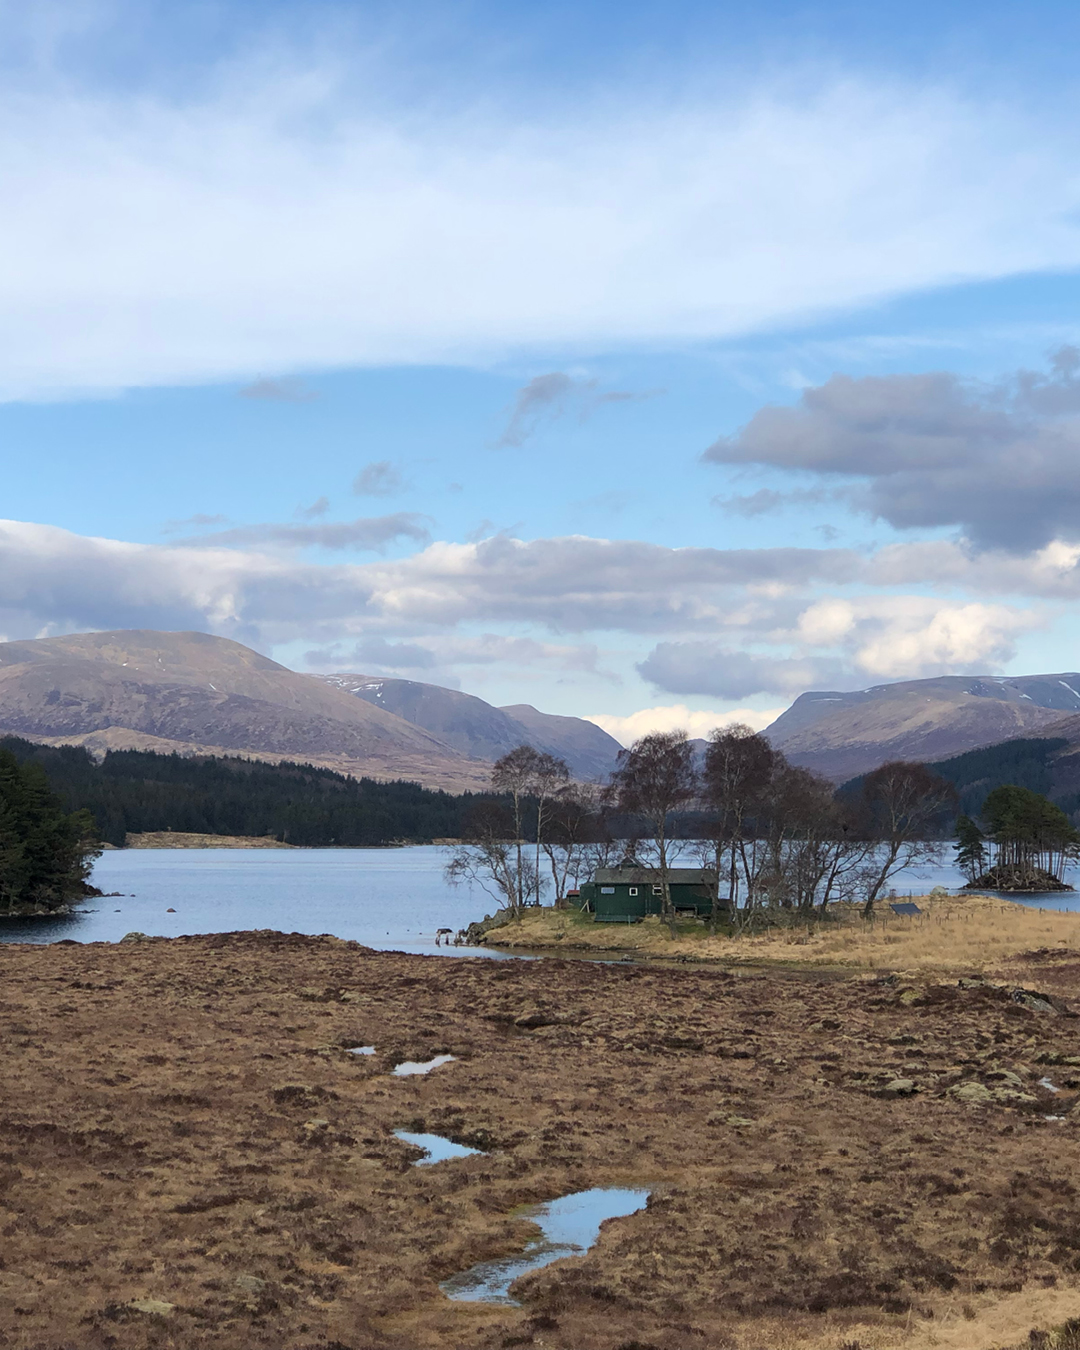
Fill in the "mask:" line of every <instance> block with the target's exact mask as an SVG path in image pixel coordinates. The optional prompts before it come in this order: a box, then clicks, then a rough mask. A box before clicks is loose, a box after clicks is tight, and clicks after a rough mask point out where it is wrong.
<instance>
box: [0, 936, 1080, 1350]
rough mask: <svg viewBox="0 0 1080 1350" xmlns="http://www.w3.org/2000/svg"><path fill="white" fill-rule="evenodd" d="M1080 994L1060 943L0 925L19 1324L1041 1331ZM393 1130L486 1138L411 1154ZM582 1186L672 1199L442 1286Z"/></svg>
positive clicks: (1078, 1141)
mask: <svg viewBox="0 0 1080 1350" xmlns="http://www.w3.org/2000/svg"><path fill="white" fill-rule="evenodd" d="M1021 985H1025V986H1027V987H1028V988H1029V989H1037V990H1038V991H1040V992H1041V993H1043V994H1047V995H1051V996H1053V999H1056V1000H1057V1002H1056V1003H1055V1002H1054V1001H1052V999H1050V998H1040V999H1035V1000H1032V999H1030V998H1028V999H1026V1000H1022V1001H1020V1002H1017V1001H1016V1000H1015V998H1014V997H1013V992H1012V991H1013V989H1014V988H1015V987H1016V986H1021ZM1073 1000H1075V1001H1076V1003H1077V1006H1078V1007H1080V957H1077V955H1075V954H1073V953H1067V952H1054V951H1045V952H1042V953H1035V954H1033V955H1032V956H1030V957H1029V958H1026V959H1025V960H1023V961H1022V962H1016V963H1014V965H1013V966H1012V967H1011V968H1010V970H1009V972H1008V979H1007V981H1006V982H1005V983H1003V984H1001V985H1000V986H999V985H995V984H988V983H980V982H978V981H969V982H967V984H966V985H961V984H959V983H957V981H956V980H955V978H951V979H949V980H947V981H946V980H941V981H940V982H935V980H934V979H933V978H931V979H929V980H926V981H920V982H912V981H905V980H903V979H897V978H895V977H892V978H890V977H884V978H882V977H871V976H859V977H854V978H847V979H842V980H837V979H835V978H826V977H824V976H821V975H811V976H810V977H807V978H798V979H796V978H791V977H785V976H783V975H782V974H780V973H778V972H770V973H757V974H750V975H746V974H744V975H741V976H740V975H734V974H731V973H726V972H723V971H721V970H718V969H714V968H707V967H683V968H669V967H659V966H647V965H646V966H639V965H633V966H626V965H620V964H614V965H603V964H596V963H588V962H583V961H558V960H547V961H532V962H524V961H494V960H490V959H440V958H435V957H420V956H407V955H401V954H396V953H377V952H372V951H370V950H367V949H365V948H362V947H359V946H358V945H356V944H354V943H346V942H341V941H340V940H337V939H319V938H305V937H300V936H296V935H293V936H284V935H280V934H259V933H246V934H230V935H222V936H216V937H202V938H175V939H172V940H166V939H155V940H152V941H143V942H132V943H124V944H119V945H108V944H93V945H86V946H80V945H76V944H57V945H54V946H36V947H35V946H15V945H5V946H2V947H0V1034H2V1036H3V1042H2V1044H3V1059H2V1061H0V1062H2V1065H3V1069H2V1075H3V1081H2V1084H0V1088H2V1102H0V1237H2V1245H0V1346H3V1347H6V1348H7V1350H31V1348H33V1350H60V1347H63V1348H64V1350H75V1348H76V1347H77V1348H78V1350H148V1348H149V1347H176V1350H181V1348H182V1350H206V1348H209V1347H214V1350H240V1348H242V1350H248V1348H249V1347H266V1348H268V1350H269V1348H271V1347H272V1348H273V1350H301V1348H302V1347H303V1348H304V1350H307V1348H308V1347H311V1348H312V1350H314V1348H315V1347H320V1348H321V1350H331V1347H336V1350H341V1347H348V1348H349V1350H368V1347H373V1348H385V1350H442V1348H446V1350H451V1348H452V1350H471V1348H472V1347H476V1350H495V1348H496V1347H499V1348H501V1347H508V1346H525V1347H532V1346H535V1347H547V1348H548V1350H617V1348H619V1347H621V1350H644V1348H645V1347H660V1350H696V1348H697V1347H703V1348H706V1350H725V1348H726V1350H732V1348H735V1347H737V1348H738V1350H795V1348H796V1347H799V1348H804V1350H809V1347H815V1348H818V1347H820V1348H821V1350H840V1348H841V1347H845V1348H846V1350H852V1348H853V1347H855V1346H856V1345H857V1346H859V1347H861V1350H885V1348H887V1347H904V1348H905V1350H907V1348H908V1347H910V1348H911V1350H923V1348H924V1347H930V1346H947V1347H953V1348H954V1350H988V1348H989V1347H991V1346H1001V1345H1016V1344H1019V1343H1021V1342H1025V1343H1026V1338H1027V1335H1028V1332H1029V1330H1030V1329H1031V1328H1032V1327H1035V1326H1040V1327H1048V1326H1051V1325H1053V1324H1056V1323H1062V1322H1064V1321H1065V1320H1066V1319H1067V1318H1068V1317H1070V1316H1073V1315H1075V1314H1076V1312H1077V1311H1078V1310H1080V1211H1078V1200H1077V1190H1076V1188H1077V1185H1078V1181H1077V1178H1078V1177H1080V1111H1077V1112H1075V1113H1074V1112H1072V1110H1071V1107H1072V1104H1073V1102H1074V1101H1075V1100H1076V1099H1077V1092H1078V1090H1080V1019H1077V1018H1074V1017H1072V1016H1069V1015H1067V1009H1066V1004H1067V1003H1068V1002H1069V1001H1073ZM1063 1009H1065V1010H1064V1011H1063ZM358 1044H374V1045H375V1046H376V1047H377V1048H378V1053H377V1054H376V1055H375V1056H372V1057H361V1056H354V1055H350V1054H348V1053H347V1051H346V1050H345V1049H344V1048H343V1047H345V1046H349V1045H358ZM437 1053H451V1054H453V1055H456V1056H457V1057H458V1059H457V1062H456V1063H452V1064H447V1065H445V1066H444V1067H442V1068H440V1069H436V1070H435V1071H434V1072H433V1073H431V1074H430V1075H428V1076H426V1077H413V1078H395V1077H392V1076H390V1074H389V1070H390V1068H391V1067H392V1066H393V1064H394V1063H395V1062H397V1061H398V1060H400V1059H404V1058H409V1059H427V1058H429V1057H431V1056H433V1055H435V1054H437ZM1047 1075H1048V1076H1049V1077H1050V1078H1051V1079H1052V1080H1053V1082H1054V1084H1055V1085H1056V1086H1058V1087H1060V1088H1061V1091H1060V1093H1057V1094H1054V1093H1052V1092H1051V1091H1050V1090H1049V1089H1047V1088H1045V1087H1042V1086H1039V1080H1040V1079H1041V1078H1042V1077H1044V1076H1047ZM965 1085H967V1087H966V1088H965V1090H964V1091H963V1092H961V1093H960V1094H959V1095H957V1094H955V1093H952V1094H950V1091H949V1089H950V1088H955V1087H961V1088H964V1087H965ZM971 1085H978V1087H972V1086H971ZM1050 1115H1055V1116H1061V1117H1063V1120H1061V1121H1052V1120H1049V1119H1048V1117H1049V1116H1050ZM398 1127H404V1128H407V1129H411V1130H428V1131H434V1132H437V1133H441V1134H447V1135H450V1136H451V1137H452V1138H454V1139H457V1140H459V1141H461V1142H465V1143H472V1144H474V1145H478V1146H483V1147H485V1148H487V1149H489V1150H490V1152H489V1154H488V1156H478V1157H470V1158H465V1159H462V1160H458V1161H452V1162H446V1163H441V1164H439V1165H437V1166H432V1167H421V1168H418V1167H413V1166H411V1163H412V1161H413V1160H414V1159H415V1157H416V1156H417V1154H416V1152H415V1151H414V1150H411V1149H409V1148H408V1147H407V1146H405V1145H404V1144H401V1143H399V1142H398V1141H397V1140H395V1139H394V1138H393V1137H392V1135H391V1133H390V1132H391V1130H392V1129H394V1128H398ZM595 1185H635V1186H641V1185H644V1186H650V1187H652V1188H653V1196H652V1199H651V1202H650V1204H649V1206H648V1209H647V1210H645V1211H643V1212H640V1213H638V1214H636V1215H633V1216H630V1217H628V1218H624V1219H619V1220H615V1221H613V1222H611V1223H609V1224H608V1225H606V1227H605V1228H604V1230H603V1233H602V1235H601V1238H600V1241H599V1243H598V1244H597V1246H596V1247H595V1248H594V1249H593V1250H592V1252H590V1253H589V1254H588V1255H587V1256H585V1257H582V1258H577V1259H574V1260H570V1261H564V1262H561V1263H558V1264H556V1265H554V1266H551V1267H549V1268H547V1269H546V1270H543V1271H540V1272H537V1273H535V1274H533V1275H531V1276H527V1277H525V1278H524V1279H523V1280H522V1281H520V1282H519V1284H518V1285H517V1286H516V1287H515V1292H516V1293H517V1294H518V1295H519V1297H520V1298H521V1300H522V1304H523V1306H522V1307H520V1308H508V1307H496V1306H484V1305H470V1304H466V1303H455V1302H450V1301H449V1300H447V1299H446V1298H444V1296H443V1295H442V1294H441V1293H440V1292H439V1289H438V1281H439V1280H440V1279H442V1278H444V1277H446V1276H447V1275H450V1274H452V1273H454V1272H456V1271H458V1270H460V1269H462V1268H464V1267H466V1266H468V1265H470V1264H472V1263H473V1262H475V1261H477V1260H480V1259H483V1258H488V1257H492V1256H495V1255H499V1254H503V1253H509V1252H511V1251H515V1250H517V1249H519V1247H520V1245H521V1243H522V1241H523V1240H524V1238H525V1237H526V1236H527V1234H528V1231H529V1230H528V1229H527V1227H526V1226H525V1225H524V1224H523V1223H522V1221H520V1220H514V1219H511V1218H507V1217H506V1216H507V1215H508V1213H509V1211H510V1210H511V1209H512V1208H513V1207H514V1206H515V1205H518V1204H520V1203H522V1202H526V1201H537V1200H543V1199H549V1198H552V1197H555V1196H557V1195H561V1194H564V1193H566V1192H568V1191H573V1190H577V1189H582V1188H585V1187H588V1186H595ZM140 1305H141V1306H140Z"/></svg>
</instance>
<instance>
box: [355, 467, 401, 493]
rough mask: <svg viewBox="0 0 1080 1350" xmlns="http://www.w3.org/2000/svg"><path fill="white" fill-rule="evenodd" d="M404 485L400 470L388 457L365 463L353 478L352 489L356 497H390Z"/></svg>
mask: <svg viewBox="0 0 1080 1350" xmlns="http://www.w3.org/2000/svg"><path fill="white" fill-rule="evenodd" d="M403 486H404V483H403V479H402V476H401V470H400V469H399V468H397V466H396V465H394V464H392V463H391V462H390V460H388V459H378V460H374V461H373V462H372V463H370V464H365V465H364V467H363V468H362V469H361V470H360V472H359V473H358V474H357V475H356V477H355V478H354V479H353V485H352V490H353V492H355V493H356V495H357V496H358V497H392V496H393V495H394V493H395V492H400V491H401V489H402V487H403Z"/></svg>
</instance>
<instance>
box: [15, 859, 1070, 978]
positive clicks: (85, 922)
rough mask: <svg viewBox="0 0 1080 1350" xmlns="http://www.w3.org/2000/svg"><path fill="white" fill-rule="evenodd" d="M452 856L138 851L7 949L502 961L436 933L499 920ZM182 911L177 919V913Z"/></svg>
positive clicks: (946, 879)
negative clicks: (345, 950) (294, 938)
mask: <svg viewBox="0 0 1080 1350" xmlns="http://www.w3.org/2000/svg"><path fill="white" fill-rule="evenodd" d="M445 862H446V850H444V849H442V848H438V847H436V846H433V845H425V846H417V847H413V848H390V849H374V848H373V849H345V848H343V849H331V848H328V849H214V848H210V849H132V850H131V851H121V850H117V851H115V852H109V853H105V854H103V855H102V857H101V858H100V859H99V860H98V862H97V864H96V865H95V867H94V875H93V881H94V884H95V885H97V886H100V888H101V889H102V890H103V891H120V892H122V894H121V895H120V896H119V897H117V898H113V897H111V896H109V897H106V898H105V899H102V900H90V901H87V902H86V905H85V909H86V910H87V911H88V912H87V913H82V914H76V915H73V916H72V917H71V918H66V919H24V920H18V921H14V922H10V921H6V920H5V921H3V922H0V941H3V942H56V941H58V940H59V939H61V938H74V939H75V940H76V941H77V942H117V941H119V939H120V938H122V937H123V936H124V934H125V933H130V932H132V931H133V930H135V931H138V932H141V933H148V934H149V935H150V936H151V937H177V936H179V935H180V934H183V933H223V932H231V931H234V930H237V929H245V928H276V929H280V930H281V931H283V932H286V933H333V934H335V936H337V937H342V938H353V939H355V940H356V941H357V942H362V943H364V944H365V945H366V946H369V947H376V948H381V949H384V950H392V951H405V952H420V953H428V954H442V955H446V956H461V955H468V956H491V957H497V956H499V955H500V954H499V953H497V952H490V951H487V950H486V949H484V948H482V947H443V946H439V947H437V946H436V945H435V931H436V929H438V928H452V929H453V930H454V931H455V932H456V931H457V930H458V929H459V928H465V927H466V926H467V925H468V924H470V923H471V922H473V920H475V919H482V918H483V917H484V915H485V914H491V913H493V912H494V910H495V908H496V905H495V901H494V900H493V899H492V898H491V897H490V896H488V895H486V894H484V892H483V891H481V890H479V889H477V890H472V891H470V890H469V889H468V888H466V887H462V888H460V889H455V888H454V887H451V886H447V885H446V883H445V882H444V881H443V877H442V869H443V866H444V864H445ZM962 882H963V877H962V876H961V875H960V874H959V872H957V870H956V868H954V867H951V866H947V865H946V866H941V867H923V868H919V869H917V870H913V871H912V872H910V873H901V874H900V875H898V876H897V877H896V878H895V879H894V881H893V883H892V885H893V887H894V889H895V890H896V892H897V894H898V895H900V896H905V895H906V894H907V893H908V892H909V891H911V892H913V893H914V894H916V895H919V894H923V895H925V894H926V892H927V891H929V890H930V889H931V888H932V887H934V886H945V887H947V888H949V889H953V888H954V887H958V886H959V885H961V884H962ZM1024 903H1025V904H1033V905H1037V906H1041V907H1043V908H1047V909H1063V910H1078V909H1080V892H1065V893H1063V894H1056V895H1046V896H1030V897H1026V898H1025V899H1024ZM170 909H172V910H174V911H175V913H172V914H170V913H169V912H168V911H169V910H170Z"/></svg>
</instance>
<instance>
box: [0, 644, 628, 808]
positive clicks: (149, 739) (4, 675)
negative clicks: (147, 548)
mask: <svg viewBox="0 0 1080 1350" xmlns="http://www.w3.org/2000/svg"><path fill="white" fill-rule="evenodd" d="M513 714H519V716H514V715H513ZM440 728H441V730H442V733H443V734H440ZM0 734H8V735H17V736H23V737H25V738H27V739H29V740H33V741H39V742H44V743H46V744H54V745H57V744H74V745H85V746H87V748H89V749H90V750H92V751H95V752H102V753H103V752H105V751H107V750H121V749H139V750H157V751H161V752H163V753H168V752H169V751H177V752H179V753H181V754H218V755H221V754H230V755H237V754H239V755H247V756H250V757H252V758H256V759H264V760H269V761H271V762H274V761H278V760H282V759H289V760H299V761H302V762H305V763H311V764H318V765H322V766H324V767H326V768H331V769H336V770H338V771H339V772H343V773H348V774H352V775H354V776H357V777H361V776H367V777H371V778H381V779H393V778H404V779H410V780H413V781H415V782H419V783H422V784H424V785H425V786H427V787H438V788H444V789H446V790H447V791H451V792H462V791H468V790H472V791H481V790H483V789H485V788H486V787H487V786H488V783H489V779H490V772H491V763H492V761H493V760H494V759H497V758H498V757H499V755H501V754H505V753H506V751H507V750H509V749H513V748H514V746H516V745H521V744H522V743H524V742H529V743H532V744H534V745H536V746H537V748H538V749H545V750H550V751H551V752H552V753H554V754H557V755H560V756H561V757H562V758H565V759H566V760H567V763H568V765H569V767H570V769H571V771H572V772H573V773H574V774H575V775H576V776H578V777H587V778H592V777H596V776H599V775H601V774H603V773H604V772H607V770H608V769H609V768H610V767H611V766H612V765H613V764H614V760H615V756H616V755H617V754H618V752H619V750H620V748H621V747H620V746H619V744H618V742H617V741H615V740H614V739H613V738H612V737H610V736H608V735H607V733H606V732H603V731H601V730H600V728H599V727H597V726H594V725H593V724H592V723H591V722H585V721H583V720H581V719H579V718H572V717H571V718H567V717H550V716H548V715H546V714H544V713H539V712H537V711H536V709H534V708H530V707H527V706H524V705H523V706H521V707H519V708H514V709H499V708H494V707H492V706H491V705H490V704H487V703H485V702H484V701H483V700H482V699H478V698H474V697H472V696H471V695H468V694H459V693H457V692H456V691H454V690H447V689H441V688H438V687H437V686H434V685H422V684H414V683H413V682H412V681H408V680H371V679H367V678H365V677H364V676H359V675H347V676H336V675H333V676H323V675H305V674H298V673H297V672H296V671H293V670H289V669H288V668H287V667H285V666H282V665H279V664H278V663H277V662H276V661H271V660H270V659H269V658H268V657H265V656H262V655H260V654H259V653H258V652H255V651H253V650H252V649H251V648H249V647H245V646H243V645H242V644H241V643H239V642H233V641H231V640H230V639H228V638H220V637H211V636H210V635H208V634H206V633H162V632H155V631H151V630H133V631H127V630H125V631H119V632H110V633H77V634H73V635H70V636H67V637H57V638H38V639H33V640H28V641H24V642H5V643H0Z"/></svg>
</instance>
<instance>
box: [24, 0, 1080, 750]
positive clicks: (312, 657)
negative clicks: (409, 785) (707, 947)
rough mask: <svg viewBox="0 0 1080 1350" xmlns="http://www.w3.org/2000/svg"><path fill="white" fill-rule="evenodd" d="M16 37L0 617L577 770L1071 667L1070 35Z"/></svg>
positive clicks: (862, 24)
mask: <svg viewBox="0 0 1080 1350" xmlns="http://www.w3.org/2000/svg"><path fill="white" fill-rule="evenodd" d="M25 9H26V7H25V6H16V5H13V4H5V3H2V0H0V19H3V24H2V25H0V30H2V32H3V37H2V38H0V69H2V70H3V72H4V82H3V87H2V90H0V114H2V115H0V175H2V176H3V183H4V188H3V193H4V198H3V199H4V201H5V212H4V216H3V219H0V396H2V399H3V401H2V402H0V448H2V454H3V456H4V469H5V471H4V477H3V492H4V498H5V501H4V505H3V508H2V509H0V515H2V516H3V517H4V518H5V523H4V524H3V525H0V554H2V558H0V634H2V635H3V636H5V637H8V638H16V637H31V636H38V635H46V634H51V633H59V632H70V631H80V630H83V629H87V628H108V627H130V626H141V627H162V628H180V627H183V628H188V627H191V628H200V629H204V630H206V631H210V632H216V633H221V634H223V635H227V636H232V637H236V638H238V639H239V640H241V641H244V642H248V643H250V644H251V645H254V646H256V647H258V648H259V649H260V650H263V651H266V652H268V653H270V654H272V655H274V656H276V657H277V658H278V659H279V660H283V661H285V662H286V663H287V664H289V665H292V666H294V667H295V668H297V669H301V670H306V669H312V670H314V669H325V670H331V669H336V670H354V671H362V672H366V673H371V674H396V675H402V676H405V677H407V678H413V679H421V680H431V681H434V682H438V683H444V684H448V685H452V686H454V687H459V688H463V689H466V690H469V691H472V692H476V693H478V694H480V695H481V696H482V697H484V698H488V699H490V700H491V701H493V702H496V703H512V702H531V703H534V704H536V705H537V706H539V707H541V708H544V709H546V710H549V711H553V712H565V713H573V714H577V715H589V716H595V717H597V718H598V720H602V721H603V723H604V724H605V725H607V726H609V727H610V728H611V729H612V730H613V731H615V732H616V734H618V735H620V736H622V737H623V738H624V739H625V738H628V737H630V736H632V735H634V734H636V733H638V732H640V731H643V730H646V729H649V728H650V727H653V726H670V725H678V724H684V725H687V726H689V727H690V728H691V729H692V730H693V731H694V732H695V733H697V734H700V733H702V732H704V731H706V730H707V729H708V728H709V727H710V726H711V725H715V724H717V723H719V722H721V721H723V720H725V719H730V718H732V717H736V716H738V717H745V718H748V719H749V720H751V721H752V722H754V723H755V724H764V723H765V722H767V721H768V719H769V717H770V716H772V715H774V713H775V712H776V711H777V710H779V709H780V708H782V707H784V706H786V704H787V703H789V702H790V701H791V699H792V698H793V697H794V696H795V695H796V694H797V693H799V692H800V691H801V690H802V689H805V688H820V687H823V686H836V687H843V688H852V687H861V686H863V685H867V684H870V683H877V682H881V681H884V680H889V679H901V678H906V677H918V676H923V675H932V674H939V673H968V672H974V671H997V672H1009V671H1012V672H1020V671H1032V670H1036V669H1043V670H1071V669H1074V668H1075V667H1076V665H1077V654H1076V650H1075V639H1076V636H1077V632H1076V622H1075V608H1076V598H1077V595H1078V594H1080V571H1078V570H1077V568H1078V560H1080V469H1078V468H1077V467H1076V466H1077V465H1080V423H1078V421H1077V418H1078V414H1080V381H1078V378H1077V366H1076V364H1075V363H1074V362H1073V361H1072V358H1071V356H1070V355H1069V352H1068V349H1069V348H1070V347H1071V345H1072V344H1076V345H1080V320H1078V317H1077V316H1078V314H1080V274H1078V270H1077V269H1078V268H1080V151H1078V149H1077V147H1076V144H1075V134H1074V133H1073V131H1072V128H1073V126H1074V125H1075V117H1076V107H1075V103H1076V94H1075V90H1074V77H1073V72H1072V69H1071V56H1072V54H1073V53H1074V52H1075V51H1076V47H1077V40H1078V38H1080V13H1078V12H1077V11H1076V9H1075V6H1066V5H1057V4H1042V5H1040V4H1035V5H1029V6H1025V7H1023V9H1020V8H1018V7H1017V6H1015V5H1005V4H989V5H978V6H976V5H973V4H936V5H933V6H931V5H919V4H905V5H899V4H895V5H890V4H885V5H878V6H867V5H849V4H817V5H804V4H781V3H774V4H762V3H757V4H728V5H724V4H715V3H713V4H708V5H705V4H690V3H686V4H678V3H675V4H671V3H668V4H664V5H660V4H644V3H637V4H635V3H632V2H631V3H623V4H620V5H617V6H616V5H613V4H587V3H586V4H577V5H573V6H571V5H559V4H544V5H540V4H518V5H514V6H506V5H495V4H481V3H476V4H460V5H454V4H405V5H402V4H397V5H393V6H391V5H388V4H387V5H375V4H359V3H354V4H334V3H305V4H303V5H300V4H281V3H266V0H263V2H262V3H258V4H256V3H246V2H244V0H231V3H221V4H187V5H185V6H182V7H177V6H175V5H173V6H165V5H155V4H150V3H143V4H137V3H133V4H107V3H100V4H98V3H86V4H81V3H55V4H50V3H47V2H46V3H43V4H40V5H38V6H35V7H34V10H33V13H32V14H30V15H29V16H28V15H27V14H26V13H25ZM1063 349H1064V354H1062V353H1063ZM1024 372H1027V373H1026V374H1025V373H1024Z"/></svg>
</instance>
